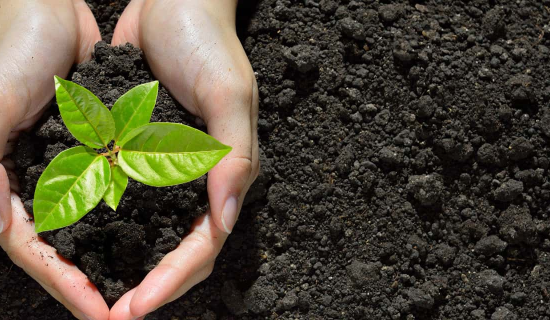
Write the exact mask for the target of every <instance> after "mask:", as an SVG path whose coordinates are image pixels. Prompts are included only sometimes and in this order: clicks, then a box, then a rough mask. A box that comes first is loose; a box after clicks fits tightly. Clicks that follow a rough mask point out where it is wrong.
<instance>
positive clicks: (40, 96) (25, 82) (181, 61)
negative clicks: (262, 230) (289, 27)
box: [0, 0, 259, 319]
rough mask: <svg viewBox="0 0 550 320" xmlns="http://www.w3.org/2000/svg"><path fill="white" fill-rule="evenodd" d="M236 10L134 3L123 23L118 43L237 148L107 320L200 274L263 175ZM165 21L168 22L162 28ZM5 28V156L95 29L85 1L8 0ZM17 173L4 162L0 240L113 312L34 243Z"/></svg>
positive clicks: (68, 300)
mask: <svg viewBox="0 0 550 320" xmlns="http://www.w3.org/2000/svg"><path fill="white" fill-rule="evenodd" d="M235 9H236V1H228V2H227V3H224V4H223V7H216V8H213V7H208V6H207V5H205V4H202V3H201V2H200V1H189V2H184V3H180V2H177V3H176V2H169V1H167V2H163V3H161V4H157V3H156V2H155V1H150V2H145V1H132V2H131V3H130V5H129V6H128V8H127V9H126V11H125V13H124V15H123V16H122V17H121V20H120V23H119V24H118V25H117V28H116V30H115V35H114V37H113V45H118V44H123V43H126V42H130V43H133V44H134V45H136V46H140V47H142V49H143V50H144V52H145V53H146V55H147V58H148V60H149V63H150V65H151V67H152V69H153V72H154V73H155V75H156V76H157V78H158V79H159V80H161V81H162V82H163V83H164V84H165V85H166V87H167V88H168V89H169V90H170V91H171V92H172V94H173V95H174V96H175V97H176V98H177V99H178V100H179V102H180V103H182V104H183V105H184V106H185V107H186V108H187V109H188V110H189V111H190V112H192V113H193V114H194V115H196V116H198V117H200V118H201V119H203V121H204V122H205V123H206V124H207V126H208V131H209V133H210V134H211V135H213V136H214V137H215V138H217V139H218V140H220V141H222V142H223V143H226V144H230V145H232V146H234V149H233V151H232V152H231V153H230V154H229V155H228V156H227V157H226V158H225V159H224V161H222V163H220V164H219V165H218V166H217V167H216V168H215V169H214V170H212V171H211V172H210V174H209V179H208V193H209V200H210V201H209V202H210V208H211V209H210V211H211V212H208V213H207V214H205V215H204V216H203V217H201V218H199V219H197V221H196V222H195V224H194V226H193V228H192V231H191V233H190V234H189V235H188V236H187V237H186V238H185V239H184V240H183V242H182V243H181V245H180V246H179V247H178V248H177V249H176V250H175V251H173V252H171V253H169V254H167V255H166V256H165V257H164V259H163V260H162V261H161V262H160V264H159V265H158V267H157V268H155V269H154V270H153V271H152V272H151V273H150V274H149V275H148V276H147V277H146V278H145V280H144V281H143V282H142V284H141V285H140V286H139V287H137V288H135V289H133V290H131V291H130V292H128V293H127V294H126V295H124V297H123V298H122V299H121V300H120V301H119V302H118V303H117V304H116V305H115V306H114V308H113V310H112V311H111V319H133V318H136V317H142V316H144V315H145V314H147V313H149V312H151V311H153V310H155V309H157V308H158V307H160V306H162V305H163V304H165V303H168V302H170V301H172V300H174V299H176V298H177V297H179V296H181V295H182V294H184V293H185V292H186V291H187V290H188V289H189V288H191V287H192V286H194V285H195V284H196V283H198V282H200V281H202V280H203V279H205V278H206V277H207V276H208V275H209V274H210V272H211V270H212V268H213V265H214V260H215V258H216V256H217V254H218V253H219V251H220V250H221V247H222V245H223V243H224V242H225V239H226V238H227V235H228V234H229V233H230V232H231V230H232V229H233V226H234V224H235V222H236V220H237V217H238V213H239V211H240V208H241V206H242V202H243V199H244V195H245V194H246V192H247V190H248V188H249V187H250V185H251V184H252V182H253V181H254V179H255V178H256V176H257V175H258V170H259V164H258V142H257V136H256V126H257V124H256V123H257V113H258V94H257V91H258V90H257V85H256V81H255V77H254V74H253V71H252V68H251V66H250V63H249V62H248V59H247V57H246V55H245V53H244V50H243V49H242V46H241V44H240V42H239V40H238V38H237V36H236V32H235V27H234V25H235V21H234V18H235ZM31 13H32V14H31ZM168 16H170V17H171V18H168V19H167V17H168ZM167 21H168V24H166V23H167ZM161 23H162V24H163V25H164V26H165V27H163V28H158V25H160V24H161ZM74 26H78V28H75V27H74ZM0 30H7V31H3V32H2V35H1V38H0V40H1V42H0V56H2V57H3V59H4V62H5V63H4V64H2V65H1V66H0V71H1V74H2V76H3V77H1V78H0V92H2V99H3V100H4V102H6V103H5V104H4V105H5V106H6V107H4V108H3V109H2V110H0V112H1V114H0V152H2V154H3V155H6V154H8V153H10V152H11V151H12V150H13V142H12V141H13V140H14V139H15V138H16V137H17V132H19V131H20V130H24V129H26V128H28V127H30V126H31V125H32V124H33V123H34V122H35V121H36V120H37V119H38V118H39V116H40V115H41V111H42V110H43V108H44V107H45V106H46V105H47V104H48V102H49V101H50V100H51V98H52V96H53V93H54V90H53V89H54V88H53V82H52V76H53V75H54V74H57V75H61V76H66V75H67V73H68V71H69V69H70V67H71V65H72V64H73V63H80V62H83V61H85V60H86V59H88V58H89V57H90V55H91V51H92V48H93V45H94V44H95V43H96V42H97V41H99V40H100V35H99V31H98V28H97V24H96V22H95V20H94V18H93V15H92V14H91V12H90V11H89V9H88V7H87V5H86V4H85V3H84V2H83V1H81V0H76V1H58V2H56V3H55V4H43V3H42V2H38V1H37V2H34V1H27V2H25V3H17V4H11V3H10V4H9V5H4V4H3V5H2V10H1V11H0ZM37 70H40V73H39V74H37ZM13 169H14V165H13V163H12V162H11V161H10V160H8V159H4V160H2V165H0V221H1V222H2V223H1V225H2V226H0V232H2V231H3V232H2V233H1V234H0V245H1V246H2V248H3V249H4V250H5V251H6V252H7V253H8V255H9V256H10V258H11V259H12V260H13V261H14V263H15V264H17V265H19V266H20V267H22V268H23V269H24V270H25V271H26V272H27V273H28V274H29V275H31V276H32V277H33V278H34V279H36V280H37V281H38V282H39V283H40V284H41V285H42V286H43V287H44V288H45V289H46V290H47V291H48V292H49V293H50V294H51V295H52V296H53V297H54V298H56V299H57V300H58V301H60V302H61V303H63V304H64V305H65V306H66V307H67V308H68V309H69V310H70V311H71V312H72V313H73V314H74V315H75V316H76V317H77V318H79V319H90V318H91V319H107V318H109V310H108V307H107V305H106V303H105V301H104V300H103V298H102V297H101V294H100V293H99V292H98V291H97V289H95V287H94V285H93V284H92V283H91V282H90V281H89V280H88V279H87V277H86V276H85V275H84V274H83V273H82V272H80V271H79V270H78V268H77V267H76V266H74V265H73V264H72V263H70V262H69V261H66V260H64V259H62V258H61V257H60V256H59V255H57V253H56V251H55V249H53V248H52V247H50V246H49V245H47V244H45V243H44V242H42V240H41V239H39V238H38V236H37V234H36V233H35V232H34V229H33V226H32V223H29V222H30V221H31V219H30V218H29V215H28V214H27V213H26V212H25V209H24V208H23V205H22V203H21V201H20V199H19V197H18V196H17V195H16V193H11V202H10V187H11V189H12V190H13V191H16V192H17V189H18V184H17V181H16V180H15V179H11V178H10V179H8V176H10V177H11V176H13V177H14V175H11V174H8V173H9V172H10V170H13ZM6 170H7V172H6ZM9 212H12V214H11V215H10V214H6V213H9ZM44 261H47V263H44Z"/></svg>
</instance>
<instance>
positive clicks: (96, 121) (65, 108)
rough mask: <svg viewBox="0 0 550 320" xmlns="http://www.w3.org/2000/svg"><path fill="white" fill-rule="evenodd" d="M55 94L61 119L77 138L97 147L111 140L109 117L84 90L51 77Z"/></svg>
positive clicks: (113, 123)
mask: <svg viewBox="0 0 550 320" xmlns="http://www.w3.org/2000/svg"><path fill="white" fill-rule="evenodd" d="M55 96H56V98H57V104H58V105H59V112H60V113H61V117H62V118H63V122H65V125H66V126H67V128H68V129H69V131H70V132H71V133H72V134H73V136H74V137H75V138H76V139H78V141H80V142H82V143H83V144H85V145H87V146H88V147H92V148H96V149H97V148H103V147H106V146H107V144H109V142H111V140H113V138H114V136H115V121H114V120H113V116H112V115H111V112H110V111H109V109H107V107H105V105H103V103H102V102H101V101H100V100H99V99H98V98H97V97H96V96H95V95H94V94H93V93H91V92H90V91H88V89H86V88H84V87H81V86H79V85H77V84H76V83H74V82H71V81H67V80H63V79H61V78H60V77H58V76H55Z"/></svg>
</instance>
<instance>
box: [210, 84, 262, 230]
mask: <svg viewBox="0 0 550 320" xmlns="http://www.w3.org/2000/svg"><path fill="white" fill-rule="evenodd" d="M241 88H242V87H241ZM221 91H222V92H219V94H214V95H213V99H212V100H211V102H212V103H213V104H214V105H216V106H222V107H217V108H203V110H208V111H209V112H208V114H206V115H205V121H206V124H207V127H208V133H209V134H210V135H212V136H213V137H214V138H216V139H218V140H219V141H220V142H222V143H224V144H226V145H229V146H231V147H232V148H233V150H232V151H231V152H230V153H229V154H228V155H227V156H226V157H225V158H224V159H222V160H221V161H220V163H218V165H216V166H215V167H214V168H213V169H212V170H211V171H210V172H209V173H208V199H209V202H210V209H211V212H212V217H213V218H214V222H215V223H216V226H217V227H218V228H219V229H220V230H221V231H224V232H226V233H231V231H232V230H233V227H234V226H235V223H236V221H237V218H238V216H239V212H240V210H241V206H242V203H243V200H244V197H245V195H246V193H247V191H248V189H249V188H250V185H251V184H252V182H253V181H254V180H255V179H256V177H257V176H258V172H259V161H258V137H257V134H256V127H257V112H258V94H257V87H256V84H255V79H253V81H252V83H251V87H250V88H246V87H245V88H242V89H238V88H236V89H228V90H227V92H224V91H225V90H221ZM228 97H230V98H229V99H228ZM231 97H232V98H231ZM216 100H217V101H216Z"/></svg>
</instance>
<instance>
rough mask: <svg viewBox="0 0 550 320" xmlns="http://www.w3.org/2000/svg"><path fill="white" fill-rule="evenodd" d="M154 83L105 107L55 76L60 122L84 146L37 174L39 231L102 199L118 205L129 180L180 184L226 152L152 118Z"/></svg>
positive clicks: (82, 213) (208, 140)
mask: <svg viewBox="0 0 550 320" xmlns="http://www.w3.org/2000/svg"><path fill="white" fill-rule="evenodd" d="M158 86H159V84H158V81H153V82H149V83H145V84H142V85H139V86H137V87H135V88H133V89H131V90H130V91H128V92H127V93H126V94H124V95H123V96H121V97H120V98H119V99H118V100H117V101H116V102H115V104H114V105H113V108H112V109H111V110H110V111H109V109H108V108H107V107H106V106H105V105H104V104H103V103H102V102H101V101H100V100H99V99H98V98H97V97H96V96H95V95H94V94H93V93H91V92H90V91H88V90H87V89H85V88H83V87H81V86H79V85H77V84H75V83H73V82H71V81H67V80H63V79H61V78H59V77H57V76H55V92H56V98H57V103H58V105H59V111H60V113H61V117H62V118H63V122H64V123H65V125H66V126H67V128H68V129H69V131H70V132H71V134H72V135H73V136H74V137H75V138H76V139H77V140H78V141H80V142H82V143H83V144H84V145H85V146H78V147H74V148H71V149H68V150H65V151H63V152H61V153H60V154H59V155H57V157H55V159H53V160H52V162H51V163H50V164H49V165H48V167H47V168H46V170H44V172H43V173H42V176H40V179H39V180H38V183H37V185H36V190H35V193H34V204H33V211H34V220H35V223H36V225H35V228H36V232H43V231H49V230H54V229H59V228H63V227H66V226H69V225H71V224H73V223H75V222H77V221H78V220H80V219H81V218H82V217H84V216H85V215H86V214H87V213H88V212H90V211H91V210H92V209H93V208H95V207H96V206H97V204H98V203H99V202H100V201H101V199H104V200H105V202H106V203H107V205H109V207H111V208H112V209H113V210H116V208H117V206H118V204H119V202H120V199H121V198H122V195H123V193H124V191H125V190H126V187H127V186H128V177H130V178H132V179H134V180H137V181H139V182H141V183H144V184H146V185H150V186H155V187H164V186H172V185H177V184H182V183H185V182H189V181H191V180H195V179H197V178H198V177H200V176H202V175H203V174H205V173H206V172H208V171H209V170H210V169H212V168H213V167H214V166H215V165H216V164H217V163H218V162H219V161H220V160H221V159H222V158H223V157H224V156H225V155H226V154H228V153H229V152H230V151H231V147H229V146H226V145H224V144H222V143H220V142H219V141H217V140H216V139H214V138H213V137H211V136H209V135H207V134H206V133H204V132H202V131H200V130H196V129H194V128H191V127H188V126H185V125H183V124H178V123H167V122H155V123H149V121H150V120H151V114H152V113H153V108H154V107H155V102H156V99H157V94H158ZM113 140H114V143H113V147H112V148H109V145H110V143H111V142H112V141H113ZM93 149H96V150H98V149H107V152H104V153H98V152H97V151H95V150H93Z"/></svg>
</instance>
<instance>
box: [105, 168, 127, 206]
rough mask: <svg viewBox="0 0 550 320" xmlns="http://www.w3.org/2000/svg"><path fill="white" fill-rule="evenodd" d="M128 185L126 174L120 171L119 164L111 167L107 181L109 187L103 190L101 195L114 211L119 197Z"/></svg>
mask: <svg viewBox="0 0 550 320" xmlns="http://www.w3.org/2000/svg"><path fill="white" fill-rule="evenodd" d="M127 186H128V175H126V173H124V171H122V169H121V168H120V166H115V167H111V183H109V188H107V191H105V194H104V195H103V200H105V202H106V203H107V205H109V207H111V209H113V210H114V211H116V208H117V207H118V203H119V202H120V198H122V194H123V193H124V191H125V190H126V187H127Z"/></svg>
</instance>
